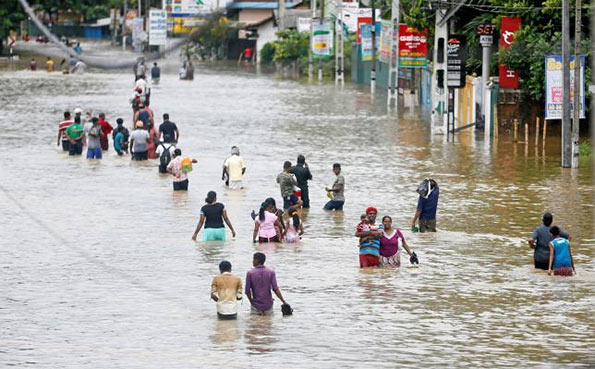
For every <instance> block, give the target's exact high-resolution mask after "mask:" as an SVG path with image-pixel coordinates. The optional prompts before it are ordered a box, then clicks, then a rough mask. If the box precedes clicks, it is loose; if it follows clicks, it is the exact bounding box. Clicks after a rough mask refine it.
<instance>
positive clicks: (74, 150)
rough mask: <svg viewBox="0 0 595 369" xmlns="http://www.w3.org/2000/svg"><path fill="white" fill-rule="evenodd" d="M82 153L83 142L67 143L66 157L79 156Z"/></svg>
mask: <svg viewBox="0 0 595 369" xmlns="http://www.w3.org/2000/svg"><path fill="white" fill-rule="evenodd" d="M82 153H83V141H82V140H78V141H74V142H69V143H68V155H81V154H82Z"/></svg>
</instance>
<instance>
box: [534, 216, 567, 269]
mask: <svg viewBox="0 0 595 369" xmlns="http://www.w3.org/2000/svg"><path fill="white" fill-rule="evenodd" d="M560 237H562V238H566V239H568V237H570V236H569V235H568V233H566V232H564V231H563V230H560ZM531 238H533V239H534V240H535V251H534V252H533V260H534V261H535V268H537V269H543V270H548V268H549V262H550V246H549V244H550V242H551V241H552V240H553V239H554V237H553V236H552V234H551V233H550V227H549V226H545V225H540V226H539V227H537V228H535V230H534V231H533V234H532V235H531Z"/></svg>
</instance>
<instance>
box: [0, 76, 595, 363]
mask: <svg viewBox="0 0 595 369" xmlns="http://www.w3.org/2000/svg"><path fill="white" fill-rule="evenodd" d="M131 88H132V76H131V75H130V74H128V73H116V72H109V73H107V72H105V73H104V72H93V71H92V72H91V73H87V74H85V75H76V76H64V75H61V74H58V73H53V74H51V75H48V74H47V73H45V72H42V71H38V72H35V73H33V72H26V71H18V72H14V71H2V72H0V91H2V92H1V93H0V120H1V122H2V123H1V124H2V130H1V131H0V138H1V139H2V141H1V142H2V144H1V145H0V226H1V228H2V238H1V241H0V247H1V251H2V258H1V267H2V268H1V269H2V278H1V279H0V290H1V291H2V298H1V299H0V320H1V321H2V324H1V325H0V363H2V365H3V366H16V367H28V366H31V367H41V368H103V367H110V368H190V367H201V368H202V367H205V368H207V367H226V368H246V367H255V368H256V367H267V368H338V367H342V368H361V367H364V366H366V367H377V368H393V367H401V366H408V367H463V366H468V367H479V366H497V367H508V366H510V367H513V366H514V367H519V366H520V367H541V366H542V365H543V367H562V366H571V365H572V364H577V365H584V366H593V365H595V356H594V351H593V347H594V344H595V333H594V332H595V322H594V319H593V316H594V314H593V312H594V311H593V306H594V302H595V300H594V298H593V292H594V287H593V286H594V282H595V264H594V262H593V257H594V256H595V252H594V245H595V234H594V231H593V202H594V201H593V187H592V183H593V182H592V179H593V178H592V176H593V173H592V172H591V170H590V169H589V168H588V166H586V165H583V168H581V169H579V170H577V171H569V170H563V169H561V168H559V162H560V156H559V151H560V150H559V139H558V140H557V141H556V139H555V138H551V140H550V143H549V144H548V146H547V148H546V155H543V152H542V151H541V148H538V150H535V148H534V146H533V143H531V145H529V147H528V152H527V153H526V154H525V147H524V145H516V146H515V145H513V144H512V143H510V141H509V139H508V138H505V137H501V138H500V140H499V143H498V144H497V145H495V146H491V145H490V144H488V143H486V142H485V141H484V140H483V138H482V137H481V135H477V137H476V136H475V135H473V134H472V133H463V134H461V135H459V137H458V138H457V140H456V142H446V141H445V139H444V137H443V136H432V135H431V134H430V132H429V129H428V125H427V123H426V121H425V120H424V118H423V116H422V115H421V114H419V113H415V114H409V113H408V112H405V113H403V115H402V116H401V118H399V119H397V118H395V116H394V115H392V114H390V113H387V111H386V109H385V107H384V98H379V99H377V101H375V102H372V101H371V99H370V96H369V94H368V93H367V91H364V90H359V89H354V88H351V87H346V88H344V89H341V88H337V87H335V86H334V85H317V84H312V85H309V84H307V83H301V82H295V81H285V80H280V79H277V78H274V77H271V76H266V75H256V74H254V73H251V72H247V71H245V70H241V71H237V70H230V69H227V68H219V69H202V68H198V69H197V71H196V74H195V80H194V81H193V82H191V83H188V82H185V81H179V80H178V79H177V76H176V75H175V68H174V67H172V69H171V72H165V73H164V75H163V76H162V81H161V84H160V85H159V86H155V87H154V89H153V99H152V100H153V108H154V110H155V113H156V115H157V116H161V115H162V114H163V113H166V112H167V113H169V114H170V115H171V118H172V120H173V121H174V122H176V123H177V124H178V126H179V128H180V131H181V142H180V145H179V146H180V148H181V149H182V151H183V153H184V154H187V155H190V156H193V157H196V158H197V159H199V164H198V165H197V166H195V169H194V171H193V172H192V173H191V174H190V190H189V192H188V193H173V191H172V189H171V179H170V178H169V177H167V176H164V175H160V174H159V173H158V172H157V167H156V165H157V164H156V162H155V161H149V162H145V163H133V162H131V161H130V160H129V158H127V157H118V156H117V155H115V153H114V152H113V151H109V152H108V153H107V154H106V155H105V158H104V159H103V160H101V161H100V162H90V161H86V160H85V159H84V158H78V157H77V158H72V157H68V155H65V154H63V153H62V152H60V151H59V150H57V148H56V144H55V142H56V135H57V132H56V131H57V123H58V122H59V120H60V117H61V114H62V112H63V111H64V110H65V109H71V110H72V109H74V108H75V107H81V108H83V109H93V111H94V112H96V113H98V112H100V111H104V112H105V113H106V114H107V117H108V120H109V121H110V122H112V123H114V122H115V119H116V118H117V117H119V116H121V117H124V119H125V122H126V125H128V126H129V125H130V110H129V106H128V104H127V99H128V97H129V95H130V91H131ZM232 145H237V146H239V147H240V149H241V152H242V155H243V157H244V158H245V160H246V163H247V167H248V168H247V173H246V177H245V184H246V188H245V189H244V190H242V191H237V192H232V191H229V190H226V189H225V188H223V186H222V182H221V181H220V174H221V173H220V172H221V164H222V162H223V160H224V159H225V157H226V156H227V155H228V154H229V149H230V147H231V146H232ZM299 153H301V154H304V155H305V156H306V158H307V161H308V163H309V164H310V167H311V169H312V172H313V176H314V179H313V180H312V182H311V185H310V193H311V198H312V200H311V203H312V208H311V209H310V210H309V211H308V212H307V213H305V214H304V223H305V231H306V233H305V236H304V239H303V241H302V242H301V243H299V244H297V245H255V244H252V242H251V235H252V228H253V223H252V221H251V219H250V216H249V214H250V211H251V210H252V209H256V208H257V207H258V205H259V204H260V202H262V201H263V200H264V198H266V197H269V196H274V197H276V198H277V199H278V201H280V195H279V188H278V186H277V184H276V183H275V177H276V175H277V174H278V173H279V172H280V171H281V167H282V163H283V161H284V160H291V161H294V160H295V158H296V156H297V154H299ZM333 162H340V163H341V164H342V166H343V173H344V175H345V178H346V192H345V196H346V198H347V201H346V204H345V211H344V212H343V213H325V212H323V211H322V210H321V208H322V206H323V205H324V203H325V201H326V200H327V198H326V196H325V193H324V186H325V185H327V184H330V183H332V180H333V175H332V171H331V165H332V163H333ZM583 164H584V162H583ZM426 176H432V177H433V178H435V179H436V180H437V182H438V184H439V185H440V189H441V197H440V203H439V211H438V228H439V232H438V233H436V234H412V233H411V232H410V231H409V225H410V223H411V218H412V216H413V213H414V211H415V206H416V200H417V198H416V193H415V188H416V187H417V184H418V183H419V182H420V181H421V180H423V178H425V177H426ZM209 190H215V191H217V193H218V195H219V196H218V197H219V201H220V202H223V203H224V204H225V206H226V207H227V209H228V212H229V214H230V217H231V221H232V223H233V225H234V226H235V228H236V231H237V233H238V236H237V238H236V239H235V240H231V239H230V240H228V241H227V242H225V243H215V244H204V243H202V242H198V243H195V242H193V241H191V239H190V238H191V235H192V232H193V229H194V227H195V225H196V222H197V219H198V214H199V209H200V207H201V206H202V205H203V203H204V198H205V195H206V193H207V191H209ZM369 205H374V206H376V207H378V209H379V216H382V215H385V214H388V215H391V216H392V217H393V219H394V223H396V224H397V226H399V227H401V228H402V229H403V231H404V234H405V236H406V237H407V240H408V242H409V244H410V245H411V248H412V249H413V250H414V251H416V252H417V254H418V255H419V257H420V261H421V266H420V267H418V268H414V267H410V266H409V265H407V263H403V266H402V267H401V268H400V269H371V270H360V269H359V268H358V263H357V239H356V238H355V237H354V236H353V233H354V230H355V226H356V224H357V222H358V220H359V216H360V214H361V213H362V212H363V211H364V209H365V208H366V207H367V206H369ZM545 210H550V211H552V212H553V213H554V223H555V224H558V225H560V226H562V227H563V228H564V229H566V230H567V231H569V232H570V233H571V234H572V235H573V236H574V237H575V239H574V241H573V243H572V247H573V253H574V256H575V261H576V265H577V271H578V275H577V276H575V277H573V278H560V277H558V278H553V277H548V276H547V275H545V274H544V273H537V272H534V270H533V268H532V251H531V250H530V249H529V248H528V247H527V246H526V239H527V238H528V237H529V236H530V233H531V231H532V230H533V229H534V228H535V227H536V226H537V225H539V223H540V219H541V214H542V213H543V212H544V211H545ZM257 250H260V251H263V252H265V253H266V254H267V263H266V264H267V265H269V266H271V267H273V268H275V269H276V271H277V278H278V282H279V285H280V287H281V289H282V291H283V293H284V294H285V296H286V298H287V300H288V301H289V302H290V303H291V304H292V306H293V308H294V309H295V312H294V315H293V316H292V317H289V318H283V317H282V316H281V314H280V310H279V309H280V306H279V304H278V303H276V305H275V309H276V310H277V313H276V315H275V316H273V317H272V318H262V317H250V316H249V305H248V303H247V302H244V303H243V305H241V307H240V314H239V319H238V320H237V321H217V319H216V316H215V304H214V303H213V302H212V301H210V300H209V290H210V282H211V277H212V276H213V275H215V274H217V272H218V269H217V265H218V263H219V262H220V261H221V260H222V259H227V260H229V261H231V262H232V264H233V270H234V272H235V273H237V274H239V275H241V276H242V278H244V276H245V273H246V271H247V270H249V268H250V267H251V255H252V254H253V253H254V252H255V251H257ZM404 261H405V260H404Z"/></svg>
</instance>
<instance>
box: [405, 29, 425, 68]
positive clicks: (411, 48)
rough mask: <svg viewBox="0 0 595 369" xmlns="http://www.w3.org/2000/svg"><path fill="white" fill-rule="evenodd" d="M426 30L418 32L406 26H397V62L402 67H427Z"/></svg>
mask: <svg viewBox="0 0 595 369" xmlns="http://www.w3.org/2000/svg"><path fill="white" fill-rule="evenodd" d="M427 57H428V30H427V29H424V30H423V31H421V32H420V31H418V30H417V29H415V28H414V27H410V26H408V25H406V24H399V62H400V65H401V66H402V67H414V68H415V67H423V66H426V65H427V59H426V58H427Z"/></svg>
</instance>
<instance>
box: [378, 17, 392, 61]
mask: <svg viewBox="0 0 595 369" xmlns="http://www.w3.org/2000/svg"><path fill="white" fill-rule="evenodd" d="M393 37H394V32H393V24H392V23H391V22H390V21H382V23H381V24H380V44H379V45H378V58H379V60H380V62H382V63H387V64H388V62H389V60H390V57H391V53H390V46H391V45H390V43H391V39H392V38H393Z"/></svg>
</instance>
